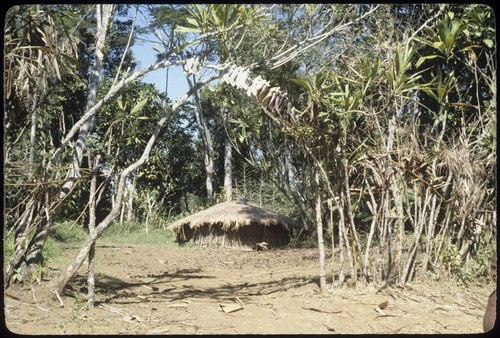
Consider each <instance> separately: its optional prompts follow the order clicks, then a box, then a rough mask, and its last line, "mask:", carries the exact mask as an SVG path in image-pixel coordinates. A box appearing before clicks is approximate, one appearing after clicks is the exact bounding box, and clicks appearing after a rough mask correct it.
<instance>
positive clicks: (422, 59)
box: [416, 55, 440, 68]
mask: <svg viewBox="0 0 500 338" xmlns="http://www.w3.org/2000/svg"><path fill="white" fill-rule="evenodd" d="M438 57H440V56H439V55H427V56H421V57H420V58H419V59H418V61H417V64H416V66H417V68H419V67H420V65H422V63H424V61H426V60H432V59H435V58H438Z"/></svg>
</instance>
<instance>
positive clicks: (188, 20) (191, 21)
mask: <svg viewBox="0 0 500 338" xmlns="http://www.w3.org/2000/svg"><path fill="white" fill-rule="evenodd" d="M186 20H187V22H189V23H190V24H191V25H193V26H194V27H198V28H199V27H200V24H199V23H198V20H196V19H194V18H186Z"/></svg>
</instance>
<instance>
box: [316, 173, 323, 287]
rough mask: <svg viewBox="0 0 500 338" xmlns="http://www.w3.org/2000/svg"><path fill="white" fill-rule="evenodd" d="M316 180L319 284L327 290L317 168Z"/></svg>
mask: <svg viewBox="0 0 500 338" xmlns="http://www.w3.org/2000/svg"><path fill="white" fill-rule="evenodd" d="M314 181H315V183H316V232H317V235H318V249H319V286H320V290H321V292H326V277H325V244H324V240H323V221H322V217H321V189H320V185H319V173H318V172H317V170H315V173H314Z"/></svg>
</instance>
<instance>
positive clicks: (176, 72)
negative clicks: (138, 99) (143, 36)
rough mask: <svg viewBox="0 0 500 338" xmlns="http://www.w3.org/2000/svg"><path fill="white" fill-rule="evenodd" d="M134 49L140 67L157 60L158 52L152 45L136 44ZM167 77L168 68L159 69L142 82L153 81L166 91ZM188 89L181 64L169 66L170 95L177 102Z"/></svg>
mask: <svg viewBox="0 0 500 338" xmlns="http://www.w3.org/2000/svg"><path fill="white" fill-rule="evenodd" d="M132 51H133V53H134V55H135V57H136V59H137V61H138V62H139V68H140V69H142V68H144V67H147V66H148V65H150V64H152V63H153V62H155V61H156V52H155V50H154V49H153V48H152V45H146V44H145V43H144V44H141V45H136V46H133V47H132ZM166 77H167V69H166V68H164V69H158V70H155V71H154V72H150V73H148V74H146V75H144V77H143V78H142V79H141V81H142V82H146V83H152V84H154V85H155V86H156V88H157V89H158V90H159V91H161V92H165V84H166ZM187 91H188V84H187V81H186V78H185V76H184V73H183V72H182V68H181V67H180V66H172V67H169V72H168V97H169V98H170V99H171V100H172V102H175V100H176V99H177V98H178V97H180V96H182V95H184V94H186V92H187Z"/></svg>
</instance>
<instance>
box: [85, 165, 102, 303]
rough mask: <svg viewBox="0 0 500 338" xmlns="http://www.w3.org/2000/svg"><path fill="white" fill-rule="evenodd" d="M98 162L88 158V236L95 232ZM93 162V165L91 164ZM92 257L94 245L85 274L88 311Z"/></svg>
mask: <svg viewBox="0 0 500 338" xmlns="http://www.w3.org/2000/svg"><path fill="white" fill-rule="evenodd" d="M99 160H100V155H96V156H95V159H92V158H90V156H89V167H90V168H89V169H90V172H91V173H92V179H91V180H90V192H89V224H88V230H89V234H90V233H92V232H93V231H94V230H95V222H96V215H95V211H96V203H97V201H96V199H97V175H98V173H99ZM92 162H93V163H92ZM94 257H95V243H92V245H91V246H90V250H89V257H88V259H89V266H88V274H87V304H88V307H89V308H90V309H93V308H94V302H95V267H94Z"/></svg>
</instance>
